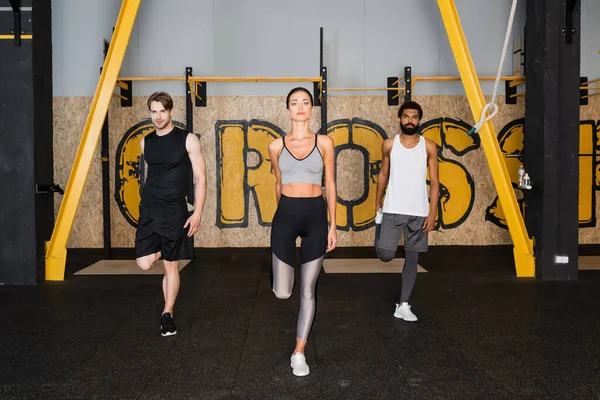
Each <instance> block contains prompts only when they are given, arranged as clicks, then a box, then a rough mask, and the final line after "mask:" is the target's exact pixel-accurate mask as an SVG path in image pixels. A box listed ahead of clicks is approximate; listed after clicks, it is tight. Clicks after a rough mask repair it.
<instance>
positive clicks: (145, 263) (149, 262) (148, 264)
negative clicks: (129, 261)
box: [135, 257, 154, 271]
mask: <svg viewBox="0 0 600 400" xmlns="http://www.w3.org/2000/svg"><path fill="white" fill-rule="evenodd" d="M135 262H136V264H137V266H138V267H139V268H141V269H143V270H144V271H149V270H150V268H152V266H153V265H154V260H153V259H151V258H148V257H142V258H138V259H136V260H135Z"/></svg>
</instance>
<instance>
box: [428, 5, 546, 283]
mask: <svg viewBox="0 0 600 400" xmlns="http://www.w3.org/2000/svg"><path fill="white" fill-rule="evenodd" d="M437 2H438V6H439V9H440V13H441V15H442V20H443V21H444V26H445V27H446V32H447V34H448V40H449V42H450V47H451V48H452V53H454V58H455V59H456V65H457V66H458V71H459V73H460V76H461V79H462V82H463V85H464V87H465V92H466V95H467V99H468V100H469V104H470V105H471V112H472V113H473V117H474V118H475V119H478V118H479V117H480V115H481V111H482V110H483V107H484V106H485V99H484V97H483V92H482V91H481V86H480V85H479V80H478V79H477V73H476V71H475V66H474V65H473V60H472V58H471V54H470V53H469V47H468V45H467V42H466V39H465V35H464V32H463V29H462V26H461V24H460V18H459V17H458V13H457V11H456V6H455V4H454V0H437ZM479 135H480V137H481V142H482V144H483V150H484V151H485V156H486V158H487V160H488V164H489V166H490V171H491V173H492V178H493V180H494V184H495V186H496V191H497V192H498V197H499V198H500V203H501V204H502V209H503V210H504V213H505V215H506V223H507V225H508V229H509V231H510V235H511V238H512V241H513V244H514V256H515V267H516V273H517V276H518V277H534V276H535V260H534V256H533V242H532V240H531V239H530V238H529V236H528V234H527V229H526V228H525V223H524V221H523V216H522V215H521V212H520V210H519V206H518V204H517V199H516V197H515V192H514V190H513V188H512V184H511V181H510V177H509V175H508V170H507V169H506V164H505V163H504V160H503V157H502V152H501V151H500V146H499V145H498V139H497V137H496V132H495V130H494V126H493V125H492V123H491V122H490V121H488V122H486V123H485V124H484V125H483V126H482V127H481V129H480V130H479Z"/></svg>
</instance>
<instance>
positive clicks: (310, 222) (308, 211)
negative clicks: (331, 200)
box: [271, 195, 327, 266]
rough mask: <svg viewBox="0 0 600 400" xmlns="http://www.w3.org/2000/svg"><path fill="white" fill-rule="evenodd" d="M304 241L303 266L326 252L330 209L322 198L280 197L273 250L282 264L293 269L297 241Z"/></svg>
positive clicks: (274, 227) (273, 233) (274, 220)
mask: <svg viewBox="0 0 600 400" xmlns="http://www.w3.org/2000/svg"><path fill="white" fill-rule="evenodd" d="M298 237H300V238H302V243H301V245H300V262H301V263H302V264H304V263H307V262H309V261H313V260H316V259H317V258H319V257H321V256H322V255H323V254H325V251H326V250H327V207H326V204H325V199H324V198H323V196H318V197H287V196H284V195H281V197H280V199H279V204H278V205H277V211H276V212H275V216H274V217H273V225H272V226H271V250H272V251H273V254H275V256H277V258H279V259H280V260H281V261H283V262H285V263H286V264H288V265H290V266H294V264H295V262H294V261H295V259H296V239H297V238H298Z"/></svg>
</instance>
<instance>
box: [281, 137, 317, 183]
mask: <svg viewBox="0 0 600 400" xmlns="http://www.w3.org/2000/svg"><path fill="white" fill-rule="evenodd" d="M282 139H283V150H282V151H281V153H280V154H279V159H278V161H279V170H280V171H281V184H282V185H285V184H286V183H312V184H314V185H319V186H321V184H322V177H323V156H322V155H321V152H320V151H319V148H318V147H317V135H315V147H314V148H313V149H312V151H311V152H310V153H309V154H308V155H307V156H306V157H304V158H303V159H298V158H296V157H294V155H293V154H292V153H291V152H290V151H289V150H288V148H287V147H286V145H285V137H283V138H282Z"/></svg>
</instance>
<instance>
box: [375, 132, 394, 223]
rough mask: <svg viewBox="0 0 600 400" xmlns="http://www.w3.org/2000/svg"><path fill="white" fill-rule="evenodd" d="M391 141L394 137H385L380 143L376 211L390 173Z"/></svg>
mask: <svg viewBox="0 0 600 400" xmlns="http://www.w3.org/2000/svg"><path fill="white" fill-rule="evenodd" d="M393 143H394V139H386V140H384V141H383V145H381V169H380V170H379V176H378V177H377V197H376V198H375V208H376V211H377V210H379V209H380V208H381V207H383V200H382V199H383V192H385V188H386V186H387V183H388V178H389V174H390V152H391V150H392V144H393Z"/></svg>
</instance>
